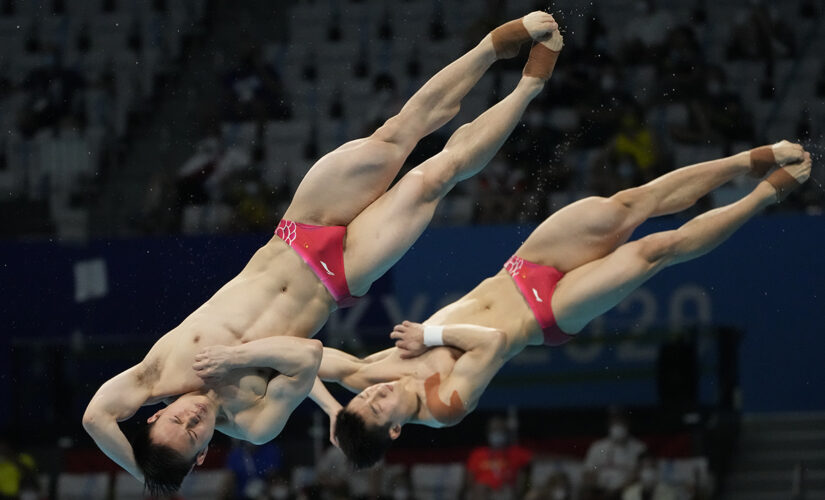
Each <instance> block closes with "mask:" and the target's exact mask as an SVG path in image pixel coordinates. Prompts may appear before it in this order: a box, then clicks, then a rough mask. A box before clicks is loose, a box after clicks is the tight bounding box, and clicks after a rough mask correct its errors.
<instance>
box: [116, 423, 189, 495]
mask: <svg viewBox="0 0 825 500" xmlns="http://www.w3.org/2000/svg"><path fill="white" fill-rule="evenodd" d="M153 425H154V422H153V423H151V424H149V423H140V424H138V425H137V427H136V428H135V429H134V431H133V432H132V433H131V435H130V436H129V442H130V443H131V444H132V451H133V452H134V454H135V462H137V465H138V467H139V468H140V470H141V471H142V472H143V488H144V492H148V493H149V495H151V496H153V497H161V496H166V495H170V494H172V493H175V492H177V491H178V490H179V489H180V485H181V483H182V482H183V478H185V477H186V475H187V474H189V471H191V470H192V466H193V465H195V461H196V460H197V457H192V458H186V457H185V456H183V455H182V454H181V453H180V452H178V451H176V450H174V449H172V448H171V447H169V446H166V445H162V444H156V443H153V442H152V439H151V438H150V437H149V432H150V431H151V430H152V426H153Z"/></svg>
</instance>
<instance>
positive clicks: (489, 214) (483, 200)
mask: <svg viewBox="0 0 825 500" xmlns="http://www.w3.org/2000/svg"><path fill="white" fill-rule="evenodd" d="M525 187H526V178H525V174H524V171H523V170H521V169H518V168H513V167H512V166H511V165H510V163H509V162H507V161H504V160H503V159H501V158H500V157H497V158H496V159H494V160H493V161H492V162H490V164H489V165H487V167H486V168H485V169H484V170H483V171H481V173H479V174H478V176H477V180H476V182H475V184H474V188H475V193H474V198H475V202H476V203H475V208H476V214H475V215H476V218H477V219H476V221H477V222H480V223H483V224H494V223H503V222H507V221H511V220H513V219H515V217H516V214H517V213H518V211H519V208H521V206H522V204H523V202H524V192H525Z"/></svg>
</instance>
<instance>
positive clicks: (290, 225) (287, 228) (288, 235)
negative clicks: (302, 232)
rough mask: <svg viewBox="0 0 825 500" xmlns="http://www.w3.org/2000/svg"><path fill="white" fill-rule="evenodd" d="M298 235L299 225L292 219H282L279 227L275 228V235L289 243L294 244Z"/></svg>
mask: <svg viewBox="0 0 825 500" xmlns="http://www.w3.org/2000/svg"><path fill="white" fill-rule="evenodd" d="M297 235H298V226H297V225H296V224H295V223H294V222H292V221H291V220H281V222H280V223H279V224H278V228H277V229H275V236H277V237H279V238H281V239H282V240H284V241H285V242H286V244H287V245H290V246H292V242H293V241H295V237H296V236H297Z"/></svg>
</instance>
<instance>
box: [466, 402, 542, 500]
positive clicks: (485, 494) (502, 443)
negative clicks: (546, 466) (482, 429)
mask: <svg viewBox="0 0 825 500" xmlns="http://www.w3.org/2000/svg"><path fill="white" fill-rule="evenodd" d="M487 443H488V446H479V447H478V448H475V449H473V450H472V451H471V452H470V456H469V458H468V459H467V498H473V499H482V498H495V499H496V500H505V499H514V498H522V497H523V495H524V490H525V485H526V470H527V466H528V465H530V462H531V460H532V459H533V454H532V452H531V451H530V450H528V449H527V448H524V447H522V446H519V445H517V444H515V443H513V440H512V437H511V433H510V431H509V429H508V428H507V423H506V421H505V420H504V419H503V418H501V417H492V418H491V419H490V420H489V421H488V422H487Z"/></svg>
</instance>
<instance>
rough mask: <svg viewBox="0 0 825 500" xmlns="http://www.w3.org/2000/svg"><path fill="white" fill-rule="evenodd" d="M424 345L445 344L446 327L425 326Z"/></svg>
mask: <svg viewBox="0 0 825 500" xmlns="http://www.w3.org/2000/svg"><path fill="white" fill-rule="evenodd" d="M424 345H425V346H436V345H444V327H443V326H440V325H439V326H434V325H425V326H424Z"/></svg>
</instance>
